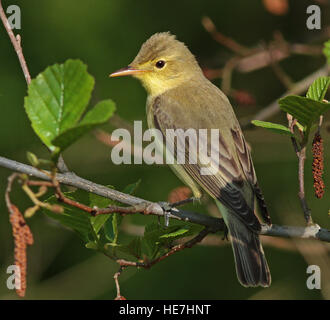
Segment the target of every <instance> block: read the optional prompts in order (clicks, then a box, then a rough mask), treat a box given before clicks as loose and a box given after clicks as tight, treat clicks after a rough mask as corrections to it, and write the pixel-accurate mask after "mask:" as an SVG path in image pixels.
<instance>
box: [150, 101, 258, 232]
mask: <svg viewBox="0 0 330 320" xmlns="http://www.w3.org/2000/svg"><path fill="white" fill-rule="evenodd" d="M173 103H174V102H173ZM176 107H177V108H179V106H176ZM153 109H154V110H153V111H154V119H153V121H154V126H155V127H156V128H157V129H159V130H160V131H161V132H162V134H163V136H165V137H166V130H167V129H174V130H176V129H183V130H187V129H189V128H184V127H182V126H180V124H179V125H178V124H177V122H176V123H174V120H173V117H172V116H171V113H170V112H168V110H166V108H163V107H162V100H161V97H158V98H156V100H155V101H154V104H153ZM197 134H198V131H197ZM231 134H232V138H233V140H234V143H235V146H236V150H237V155H235V154H233V152H232V150H231V149H230V148H229V146H228V144H227V143H226V141H225V139H224V137H223V136H222V135H221V130H220V137H219V152H218V154H217V156H218V159H212V157H211V155H212V152H211V148H210V147H208V150H207V153H208V156H209V158H210V160H211V166H213V167H216V169H217V170H216V172H215V173H214V174H211V175H202V174H201V169H202V168H203V167H204V166H203V164H201V163H200V162H199V161H198V162H197V164H189V162H188V161H187V160H188V159H189V154H188V151H189V143H186V142H187V141H185V157H186V161H185V164H183V165H182V167H183V169H184V170H185V171H186V172H187V173H188V174H189V175H190V176H191V177H192V178H193V179H194V180H195V181H196V182H197V183H198V184H199V185H200V186H201V187H202V188H203V189H204V190H206V191H207V192H208V193H209V194H210V195H211V196H212V197H214V198H215V199H218V200H219V201H221V202H222V203H223V204H224V205H225V206H226V207H228V208H230V209H232V211H233V212H235V214H236V215H237V217H238V218H239V219H241V220H243V221H244V223H245V224H246V225H247V226H248V227H250V228H251V229H253V230H256V231H259V230H260V223H259V220H258V218H257V217H256V216H255V214H254V211H253V209H252V208H251V207H250V203H247V201H246V199H245V196H244V188H246V185H247V184H249V183H245V181H246V180H248V181H249V182H251V184H252V183H253V181H254V179H255V174H254V169H253V164H252V162H251V158H250V155H249V151H248V149H247V146H246V143H245V141H244V138H243V136H242V135H241V134H240V130H237V129H236V130H235V129H233V130H232V131H231ZM180 138H181V139H185V137H180V136H179V137H178V139H180ZM181 142H182V141H181ZM177 143H178V142H177V141H176V142H175V146H174V155H173V156H174V158H176V157H177V154H176V150H177ZM237 159H238V161H237ZM252 194H253V191H252Z"/></svg>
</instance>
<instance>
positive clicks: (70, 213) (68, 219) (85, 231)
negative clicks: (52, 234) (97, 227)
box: [43, 193, 91, 242]
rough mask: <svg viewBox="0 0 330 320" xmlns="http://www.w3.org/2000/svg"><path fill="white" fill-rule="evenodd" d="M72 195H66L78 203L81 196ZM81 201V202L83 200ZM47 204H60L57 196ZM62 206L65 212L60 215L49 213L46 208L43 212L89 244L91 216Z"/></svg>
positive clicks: (70, 207)
mask: <svg viewBox="0 0 330 320" xmlns="http://www.w3.org/2000/svg"><path fill="white" fill-rule="evenodd" d="M72 194H73V193H65V195H66V197H68V198H69V199H72V200H76V201H78V199H77V198H79V196H78V195H77V194H76V195H75V196H73V195H72ZM79 200H80V201H81V199H79ZM47 202H48V203H51V204H55V203H56V204H58V202H57V199H56V198H55V196H52V197H50V198H49V199H48V200H47ZM62 206H63V208H64V212H63V213H60V214H59V213H54V212H52V211H49V210H47V209H46V208H44V209H43V211H44V213H45V214H46V215H47V216H49V217H50V218H52V219H54V220H57V221H58V222H60V223H61V224H62V225H63V226H65V227H68V228H70V229H72V230H74V231H75V232H77V233H78V235H79V236H80V238H81V239H82V240H83V241H84V242H89V241H90V239H89V234H90V232H91V223H90V215H89V214H88V213H87V212H84V211H82V210H80V209H78V208H75V207H72V206H68V205H66V204H62Z"/></svg>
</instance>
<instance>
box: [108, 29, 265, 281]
mask: <svg viewBox="0 0 330 320" xmlns="http://www.w3.org/2000/svg"><path fill="white" fill-rule="evenodd" d="M126 75H131V76H133V77H134V78H137V79H138V80H140V81H141V82H142V85H143V86H144V87H145V89H146V91H147V94H148V96H147V103H146V113H147V122H148V126H149V128H155V129H158V130H160V132H161V134H162V138H164V139H165V138H166V137H167V136H168V134H169V133H168V132H170V130H171V129H172V130H177V129H183V130H188V129H194V130H195V131H196V132H197V133H198V134H199V136H200V132H201V131H200V130H201V129H204V130H205V129H206V130H207V136H208V137H210V131H211V130H213V129H216V130H217V131H218V133H219V137H218V140H217V142H218V145H219V148H218V150H216V152H214V153H213V155H212V152H211V151H212V150H211V149H212V146H211V143H210V141H209V140H210V139H209V140H207V142H206V144H205V145H204V147H205V146H206V149H207V155H208V156H210V154H211V156H210V157H209V160H210V161H209V163H208V168H210V167H211V169H212V170H211V172H209V174H202V168H203V167H205V166H204V164H203V163H202V162H201V160H200V159H199V160H198V161H195V162H194V163H189V161H185V162H184V163H173V164H171V165H170V167H171V168H172V169H173V171H174V173H175V174H176V175H177V176H178V177H179V178H180V179H181V180H182V181H183V182H184V183H185V184H186V185H187V186H189V187H190V188H191V190H192V193H193V196H194V198H197V199H200V198H201V196H202V194H203V192H206V193H207V194H208V195H209V196H211V197H212V198H213V199H214V200H215V202H216V204H217V206H218V208H219V211H220V213H221V216H222V218H223V220H224V222H225V225H226V227H227V231H228V234H229V238H230V241H231V244H232V248H233V254H234V260H235V266H236V274H237V278H238V280H239V282H240V283H241V284H242V285H243V286H245V287H257V286H261V287H268V286H270V284H271V275H270V270H269V267H268V263H267V260H266V257H265V254H264V251H263V248H262V245H261V243H260V238H259V233H260V231H261V222H260V220H259V218H258V217H257V214H256V212H257V211H256V207H257V206H256V203H257V204H258V207H259V210H260V212H261V214H262V217H263V219H264V221H265V222H266V223H267V224H271V220H270V216H269V214H268V210H267V207H266V204H265V200H264V197H263V194H262V192H261V190H260V187H259V185H258V182H257V177H256V172H255V169H254V166H253V162H252V158H251V154H250V150H249V147H248V145H247V143H246V141H245V138H244V136H243V133H242V130H241V127H240V124H239V122H238V120H237V118H236V116H235V113H234V110H233V108H232V106H231V104H230V102H229V100H228V98H227V97H226V95H225V94H224V93H223V92H222V91H221V90H220V89H219V88H218V87H217V86H215V85H214V84H213V83H212V82H211V81H209V80H208V79H207V78H206V77H205V76H204V74H203V71H202V69H201V67H200V66H199V64H198V62H197V60H196V58H195V56H194V55H193V54H192V53H191V52H190V50H189V49H188V47H187V46H186V45H185V44H184V43H183V42H181V41H179V40H177V38H176V36H174V35H172V34H171V33H170V32H160V33H156V34H154V35H152V36H151V37H150V38H149V39H148V40H147V41H146V42H145V43H143V45H142V46H141V48H140V51H139V52H138V54H137V56H136V57H135V59H134V60H133V61H132V62H131V63H130V64H129V65H128V66H127V67H124V68H122V69H119V70H118V71H116V72H113V73H111V74H110V75H109V76H110V77H118V76H126ZM199 136H198V137H199ZM177 139H178V140H176V145H178V141H179V139H180V137H178V138H177ZM182 139H185V137H183V138H181V142H182ZM163 141H164V140H162V142H159V144H160V145H161V146H162V147H163V148H166V146H164V143H163ZM193 144H195V146H196V144H198V142H196V141H195V142H194V140H193V141H192V142H191V140H189V146H188V147H190V145H193ZM187 145H188V144H187ZM187 145H186V146H185V147H184V148H185V151H184V152H185V158H186V159H187V152H188V151H189V150H190V149H189V150H188V147H187ZM166 150H167V152H171V153H172V155H173V157H174V158H176V159H177V157H178V153H177V152H176V151H175V150H176V149H174V151H173V149H171V150H170V151H169V148H166ZM192 150H194V149H192ZM195 150H197V151H196V152H197V153H198V148H196V149H195ZM197 156H198V154H197ZM206 167H207V166H206Z"/></svg>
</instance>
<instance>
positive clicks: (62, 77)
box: [24, 60, 94, 151]
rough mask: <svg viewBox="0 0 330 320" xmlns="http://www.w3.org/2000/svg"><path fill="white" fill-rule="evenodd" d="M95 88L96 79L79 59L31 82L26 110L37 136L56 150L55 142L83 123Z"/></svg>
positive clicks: (55, 68) (50, 70) (42, 74)
mask: <svg viewBox="0 0 330 320" xmlns="http://www.w3.org/2000/svg"><path fill="white" fill-rule="evenodd" d="M93 86H94V79H93V77H92V76H90V75H89V74H88V73H87V67H86V65H84V64H83V63H82V62H81V61H79V60H67V61H66V62H65V63H64V64H54V65H53V66H50V67H48V68H47V69H46V70H45V71H43V72H42V73H40V74H39V75H38V76H37V77H36V78H35V79H33V80H32V81H31V83H30V85H29V87H28V96H27V97H25V99H24V107H25V110H26V113H27V115H28V117H29V119H30V121H31V124H32V128H33V129H34V131H35V133H36V134H37V135H38V136H39V138H40V139H41V140H42V142H43V143H44V144H45V145H46V146H47V147H48V148H49V149H50V150H51V151H54V150H55V149H56V148H55V146H54V145H53V144H52V140H54V138H55V137H57V136H58V135H60V134H61V133H62V132H64V131H66V130H68V129H69V128H71V127H73V126H75V125H76V124H77V122H78V121H79V119H80V117H81V115H82V114H83V112H84V110H85V109H86V106H87V104H88V101H89V99H90V96H91V92H92V89H93Z"/></svg>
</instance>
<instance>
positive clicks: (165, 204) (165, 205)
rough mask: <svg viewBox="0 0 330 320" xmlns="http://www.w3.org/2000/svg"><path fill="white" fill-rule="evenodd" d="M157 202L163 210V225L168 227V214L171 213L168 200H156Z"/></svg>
mask: <svg viewBox="0 0 330 320" xmlns="http://www.w3.org/2000/svg"><path fill="white" fill-rule="evenodd" d="M158 204H159V205H160V206H161V207H162V209H163V211H164V225H165V227H168V226H169V224H170V215H171V210H172V206H171V204H170V203H168V202H158Z"/></svg>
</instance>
